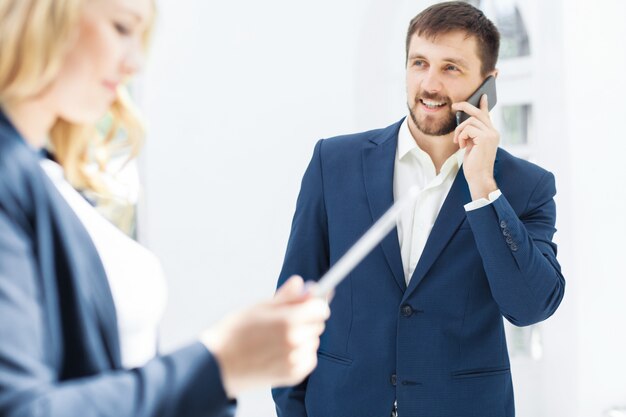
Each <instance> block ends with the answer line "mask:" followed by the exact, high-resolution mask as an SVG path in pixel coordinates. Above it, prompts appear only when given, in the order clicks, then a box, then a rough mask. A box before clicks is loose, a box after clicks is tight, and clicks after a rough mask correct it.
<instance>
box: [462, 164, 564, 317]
mask: <svg viewBox="0 0 626 417" xmlns="http://www.w3.org/2000/svg"><path fill="white" fill-rule="evenodd" d="M555 194H556V188H555V184H554V176H553V175H552V174H551V173H549V172H546V173H545V174H544V175H543V176H542V177H541V178H540V180H539V181H538V183H537V185H536V187H535V189H534V191H533V192H532V194H531V196H530V198H529V200H528V204H527V207H526V209H525V210H524V211H523V213H522V214H521V215H520V216H519V217H518V215H517V214H516V213H515V211H514V210H513V208H512V207H511V205H510V204H509V202H508V201H507V199H506V196H505V195H504V194H503V195H501V196H500V197H498V198H497V199H496V200H495V201H494V202H493V203H492V204H489V205H487V206H485V207H482V208H479V209H476V210H472V211H469V212H467V217H468V221H469V223H470V226H471V228H472V231H473V233H474V239H475V241H476V245H477V247H478V251H479V253H480V256H481V258H482V260H483V266H484V268H485V272H486V275H487V279H488V280H489V285H490V288H491V292H492V294H493V297H494V299H495V300H496V302H497V303H498V305H499V307H500V311H501V312H502V314H503V316H504V317H506V318H507V320H509V321H510V322H511V323H513V324H514V325H517V326H527V325H531V324H534V323H538V322H540V321H542V320H545V319H546V318H548V317H550V316H551V315H552V314H553V313H554V312H555V311H556V309H557V307H558V306H559V304H560V303H561V300H562V299H563V293H564V290H565V280H564V278H563V275H562V274H561V267H560V265H559V263H558V262H557V260H556V253H557V248H556V245H555V244H554V243H553V242H552V238H553V236H554V233H555V232H556V229H555V227H554V225H555V221H556V205H555V202H554V195H555Z"/></svg>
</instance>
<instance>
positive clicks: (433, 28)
mask: <svg viewBox="0 0 626 417" xmlns="http://www.w3.org/2000/svg"><path fill="white" fill-rule="evenodd" d="M454 31H462V32H465V33H466V34H467V36H475V37H476V45H477V47H478V51H477V52H478V57H479V58H480V61H481V63H482V66H481V73H482V75H483V76H485V75H487V73H488V72H490V71H493V70H494V69H495V68H496V62H497V61H498V51H499V49H500V33H499V32H498V29H497V28H496V26H495V25H494V24H493V23H492V22H491V20H489V19H487V17H486V16H485V15H484V14H483V12H482V11H480V10H479V9H477V8H476V7H474V6H472V5H471V4H468V3H466V2H463V1H450V2H444V3H438V4H435V5H432V6H430V7H429V8H427V9H425V10H423V11H422V12H421V13H420V14H418V15H417V16H415V17H414V18H413V20H411V23H410V24H409V30H408V32H407V35H406V59H407V60H408V58H409V45H410V43H411V37H412V36H413V34H415V33H417V35H418V36H424V37H426V38H429V39H434V38H436V37H437V36H438V35H443V34H446V33H450V32H454Z"/></svg>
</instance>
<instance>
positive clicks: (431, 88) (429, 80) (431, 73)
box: [421, 68, 443, 93]
mask: <svg viewBox="0 0 626 417" xmlns="http://www.w3.org/2000/svg"><path fill="white" fill-rule="evenodd" d="M442 86H443V84H442V82H441V78H440V74H439V73H438V72H437V71H436V70H434V69H433V68H429V69H428V72H427V73H426V74H425V75H424V79H423V80H422V85H421V87H422V90H424V91H427V92H429V93H436V92H438V91H441V88H442Z"/></svg>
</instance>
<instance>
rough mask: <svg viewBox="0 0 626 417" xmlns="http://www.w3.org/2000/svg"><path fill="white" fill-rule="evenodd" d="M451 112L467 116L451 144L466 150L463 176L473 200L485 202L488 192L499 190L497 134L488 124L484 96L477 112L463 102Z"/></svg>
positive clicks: (489, 121) (474, 108)
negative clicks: (496, 161) (496, 175)
mask: <svg viewBox="0 0 626 417" xmlns="http://www.w3.org/2000/svg"><path fill="white" fill-rule="evenodd" d="M452 109H453V110H455V111H462V112H464V113H467V115H469V116H470V117H469V118H468V119H467V120H465V121H464V122H462V123H461V124H459V125H458V126H457V128H456V129H455V131H454V143H458V144H459V147H461V148H462V149H465V158H464V160H463V172H464V173H465V179H466V180H467V184H468V185H469V189H470V193H471V195H472V200H478V199H480V198H488V195H489V193H490V192H492V191H495V190H497V189H498V186H497V184H496V181H495V179H494V177H493V167H494V163H495V160H496V152H497V150H498V145H499V143H500V133H499V132H498V131H497V130H496V129H495V127H494V126H493V124H492V123H491V118H490V117H489V102H488V99H487V95H486V94H484V95H482V97H481V99H480V107H479V108H477V107H475V106H473V105H471V104H470V103H468V102H466V101H462V102H458V103H454V104H452Z"/></svg>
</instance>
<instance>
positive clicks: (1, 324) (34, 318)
mask: <svg viewBox="0 0 626 417" xmlns="http://www.w3.org/2000/svg"><path fill="white" fill-rule="evenodd" d="M32 245H33V243H32V241H31V238H30V237H28V236H27V234H26V233H24V232H23V229H21V228H19V227H18V226H17V225H16V223H15V222H14V221H12V220H11V219H10V218H9V216H8V214H7V212H6V211H5V210H4V209H3V208H2V206H1V205H0V416H3V417H22V416H24V417H25V416H49V417H61V416H84V417H96V416H99V417H131V416H142V417H149V416H162V417H168V416H207V417H209V416H211V417H212V416H225V415H232V411H233V410H232V403H230V402H229V401H228V399H227V397H226V394H225V392H224V389H223V386H222V383H221V378H220V372H219V368H218V364H217V361H216V360H215V358H214V357H213V355H211V353H210V352H209V351H208V350H206V349H205V348H204V346H203V345H201V344H200V343H195V344H192V345H189V346H187V347H185V348H183V349H180V350H178V351H176V352H174V353H172V354H170V355H166V356H162V357H158V358H155V359H153V360H152V361H150V362H149V363H148V364H146V365H145V366H143V367H140V368H136V369H132V370H111V371H107V372H103V373H100V374H97V375H93V376H90V377H85V378H77V379H70V380H63V381H62V380H61V379H62V378H61V377H60V376H59V373H60V372H59V370H58V366H53V365H51V363H53V362H54V361H51V360H50V355H48V354H47V353H48V352H50V348H51V346H53V343H55V342H56V341H55V340H53V338H54V337H55V336H54V335H52V333H51V332H50V330H49V326H47V325H46V323H47V321H46V320H47V318H46V313H45V312H44V311H45V310H44V307H43V304H44V301H43V289H42V285H41V281H40V274H39V273H38V266H37V263H36V261H35V257H34V252H35V249H34V247H33V246H32ZM56 343H59V342H56Z"/></svg>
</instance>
